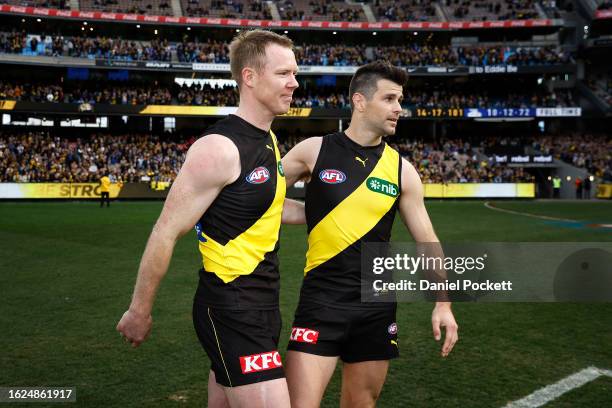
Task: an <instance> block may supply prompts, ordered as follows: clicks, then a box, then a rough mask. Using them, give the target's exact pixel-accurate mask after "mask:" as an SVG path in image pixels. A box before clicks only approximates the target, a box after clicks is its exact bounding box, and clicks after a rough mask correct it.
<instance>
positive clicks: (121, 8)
mask: <svg viewBox="0 0 612 408" xmlns="http://www.w3.org/2000/svg"><path fill="white" fill-rule="evenodd" d="M170 1H171V0H79V4H80V7H81V10H83V11H105V12H113V13H130V14H154V15H159V16H171V15H173V13H172V7H171V5H170Z"/></svg>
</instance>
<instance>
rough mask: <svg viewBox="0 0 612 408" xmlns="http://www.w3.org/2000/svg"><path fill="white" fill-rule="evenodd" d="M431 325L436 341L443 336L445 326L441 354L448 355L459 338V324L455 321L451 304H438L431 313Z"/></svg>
mask: <svg viewBox="0 0 612 408" xmlns="http://www.w3.org/2000/svg"><path fill="white" fill-rule="evenodd" d="M431 325H432V328H433V335H434V338H435V339H436V341H439V340H440V339H441V338H442V333H441V328H442V327H444V329H445V330H444V331H445V336H444V344H443V345H442V351H441V356H442V357H446V356H448V355H449V354H450V352H451V351H452V350H453V347H454V346H455V343H456V342H457V340H459V326H458V325H457V322H456V321H455V316H453V312H452V310H451V308H450V306H446V305H445V306H436V307H435V308H434V310H433V312H432V313H431Z"/></svg>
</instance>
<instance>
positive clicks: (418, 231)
mask: <svg viewBox="0 0 612 408" xmlns="http://www.w3.org/2000/svg"><path fill="white" fill-rule="evenodd" d="M401 183H402V186H401V189H402V194H401V196H400V202H399V210H400V216H401V217H402V220H403V222H404V224H405V225H406V227H407V228H408V230H409V231H410V234H411V235H412V237H413V238H414V240H415V241H416V242H440V241H439V240H438V237H437V236H436V233H435V231H434V228H433V225H432V224H431V220H430V219H429V215H428V214H427V209H426V208H425V201H424V199H423V196H424V195H423V184H422V183H421V178H420V177H419V174H418V173H417V171H416V170H415V168H414V166H412V164H410V163H409V162H408V161H406V160H404V159H402V182H401ZM431 324H432V329H433V334H434V338H435V339H436V341H437V340H440V339H441V327H444V328H445V331H446V335H445V338H444V344H443V345H442V351H441V355H442V357H446V356H448V354H449V353H450V352H451V351H452V349H453V346H454V345H455V343H456V342H457V340H458V339H459V335H458V329H459V326H458V325H457V322H456V321H455V317H454V316H453V312H452V310H451V304H450V302H436V306H435V307H434V310H433V312H432V315H431Z"/></svg>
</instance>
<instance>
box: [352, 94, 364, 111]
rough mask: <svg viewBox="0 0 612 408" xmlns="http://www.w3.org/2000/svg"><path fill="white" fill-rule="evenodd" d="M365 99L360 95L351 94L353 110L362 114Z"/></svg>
mask: <svg viewBox="0 0 612 408" xmlns="http://www.w3.org/2000/svg"><path fill="white" fill-rule="evenodd" d="M365 103H366V97H365V95H363V94H362V93H359V92H355V93H354V94H353V106H354V107H355V110H356V111H358V112H363V111H364V110H365Z"/></svg>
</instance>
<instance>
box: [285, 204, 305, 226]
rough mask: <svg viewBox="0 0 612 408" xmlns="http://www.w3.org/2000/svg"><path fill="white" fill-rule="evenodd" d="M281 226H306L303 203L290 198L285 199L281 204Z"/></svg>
mask: <svg viewBox="0 0 612 408" xmlns="http://www.w3.org/2000/svg"><path fill="white" fill-rule="evenodd" d="M281 223H283V224H293V225H295V224H306V213H305V209H304V203H303V202H301V201H297V200H292V199H290V198H285V202H284V203H283V215H282V217H281Z"/></svg>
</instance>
